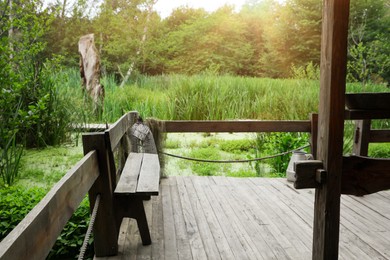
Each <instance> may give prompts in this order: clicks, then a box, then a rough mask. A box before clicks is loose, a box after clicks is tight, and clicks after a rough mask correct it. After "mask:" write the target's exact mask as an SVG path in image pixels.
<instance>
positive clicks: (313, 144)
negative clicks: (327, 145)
mask: <svg viewBox="0 0 390 260" xmlns="http://www.w3.org/2000/svg"><path fill="white" fill-rule="evenodd" d="M310 117H311V120H310V121H311V135H310V149H311V154H312V155H313V157H314V159H315V158H316V157H317V138H318V114H311V116H310Z"/></svg>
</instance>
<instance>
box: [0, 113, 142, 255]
mask: <svg viewBox="0 0 390 260" xmlns="http://www.w3.org/2000/svg"><path fill="white" fill-rule="evenodd" d="M136 115H137V113H136V112H131V113H128V114H126V115H124V116H123V117H122V118H121V119H119V120H118V121H117V122H116V123H115V124H114V125H112V126H111V127H110V128H109V129H108V130H106V131H105V132H99V133H88V134H84V135H83V148H84V154H85V156H84V157H83V158H82V159H81V160H80V161H79V162H78V163H77V164H76V165H75V166H74V167H73V168H72V169H71V170H70V171H68V172H67V173H66V174H65V176H64V177H63V178H62V179H61V180H60V181H59V182H58V183H57V184H56V185H55V186H54V187H53V188H52V189H51V190H50V191H49V192H48V193H47V194H46V196H45V197H44V198H43V199H42V200H41V201H40V202H39V203H38V204H37V205H36V206H35V207H34V208H33V209H32V210H31V211H30V212H29V213H28V215H27V216H26V217H25V218H24V219H23V220H22V221H21V222H20V223H19V224H18V226H16V227H15V228H14V230H13V231H12V232H11V233H10V234H8V236H7V237H5V238H4V239H3V240H2V241H1V243H0V259H1V260H9V259H13V260H14V259H44V258H46V256H47V255H48V254H49V252H50V250H51V248H52V247H53V245H54V243H55V241H56V240H57V238H58V236H59V235H60V233H61V231H62V230H63V228H64V226H65V225H66V223H67V222H68V221H69V219H70V217H71V216H72V214H73V213H74V212H75V210H76V209H77V207H78V206H79V205H80V203H81V201H82V200H83V198H84V197H85V195H86V194H87V193H88V194H89V200H90V205H91V206H93V205H94V202H95V198H96V196H97V195H98V194H100V196H101V199H100V206H99V211H98V214H97V217H96V222H95V226H94V244H95V253H96V255H98V256H99V255H100V256H108V255H115V254H117V252H118V245H117V237H118V232H119V225H118V223H116V219H115V212H114V210H113V209H114V208H113V190H114V189H115V186H116V170H115V169H116V168H118V169H121V167H123V164H124V159H123V157H124V156H126V155H125V149H126V144H125V142H124V141H123V140H124V139H125V138H123V137H124V136H125V134H126V131H127V130H128V129H129V128H130V126H131V120H132V118H135V116H136ZM117 151H119V152H117ZM114 153H117V154H118V155H119V157H120V158H122V159H119V160H118V161H119V164H118V167H117V166H116V165H115V163H114V162H115V160H114ZM121 165H122V166H121Z"/></svg>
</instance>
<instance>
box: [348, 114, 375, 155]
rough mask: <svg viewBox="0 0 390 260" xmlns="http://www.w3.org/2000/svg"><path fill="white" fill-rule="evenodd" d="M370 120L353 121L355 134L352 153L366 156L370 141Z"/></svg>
mask: <svg viewBox="0 0 390 260" xmlns="http://www.w3.org/2000/svg"><path fill="white" fill-rule="evenodd" d="M370 130H371V120H370V119H366V120H357V121H355V135H354V142H353V150H352V153H353V154H354V155H360V156H367V154H368V144H369V142H370V140H369V139H370Z"/></svg>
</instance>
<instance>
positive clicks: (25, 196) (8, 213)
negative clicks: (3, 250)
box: [0, 186, 46, 240]
mask: <svg viewBox="0 0 390 260" xmlns="http://www.w3.org/2000/svg"><path fill="white" fill-rule="evenodd" d="M45 194H46V190H44V189H41V188H31V189H26V188H22V187H17V186H15V187H8V188H4V189H1V190H0V240H2V239H3V238H4V237H6V236H7V235H8V233H9V232H11V231H12V229H14V228H15V227H16V226H17V225H18V223H19V222H20V221H21V220H22V219H23V218H24V217H25V216H26V215H27V213H28V212H29V211H30V210H31V209H32V208H33V207H34V206H35V205H36V204H37V203H38V202H39V201H40V200H41V199H42V198H43V197H44V196H45Z"/></svg>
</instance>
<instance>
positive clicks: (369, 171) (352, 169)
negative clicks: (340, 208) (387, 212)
mask: <svg viewBox="0 0 390 260" xmlns="http://www.w3.org/2000/svg"><path fill="white" fill-rule="evenodd" d="M323 168H324V165H323V163H322V161H318V160H308V161H297V162H295V164H294V169H295V177H296V181H295V182H294V187H295V188H296V189H310V188H318V187H320V186H321V184H324V183H325V181H326V176H327V173H326V171H325V170H323ZM389 169H390V159H374V158H368V157H362V156H349V157H343V167H342V175H341V194H349V195H356V196H363V195H367V194H371V193H375V192H379V191H382V190H387V189H390V170H389Z"/></svg>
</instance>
